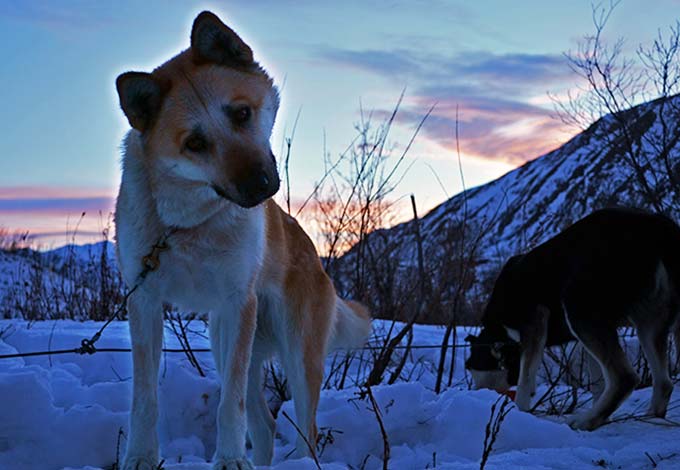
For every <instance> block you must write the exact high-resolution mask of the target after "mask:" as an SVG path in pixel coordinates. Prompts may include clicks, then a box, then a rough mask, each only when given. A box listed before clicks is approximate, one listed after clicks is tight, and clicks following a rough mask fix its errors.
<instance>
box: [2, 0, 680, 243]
mask: <svg viewBox="0 0 680 470" xmlns="http://www.w3.org/2000/svg"><path fill="white" fill-rule="evenodd" d="M204 9H210V10H212V11H214V12H215V13H217V14H218V15H219V16H220V17H221V18H222V19H223V21H225V22H226V23H227V24H229V25H230V26H232V27H233V28H234V29H235V30H236V31H237V32H238V33H239V34H240V35H241V36H242V37H243V38H244V39H245V40H246V42H248V43H249V44H250V45H251V46H252V48H253V50H254V52H255V55H256V59H258V60H259V61H260V62H261V63H262V64H263V65H264V66H265V67H266V68H267V69H268V70H269V72H270V73H271V74H272V75H273V76H274V77H275V81H276V82H277V83H278V84H279V86H280V87H281V88H282V109H281V112H280V114H279V117H278V119H277V125H276V128H275V132H274V136H273V145H272V146H273V149H274V150H275V153H280V151H279V149H281V145H282V141H283V138H284V137H285V136H286V135H288V134H289V133H290V130H291V127H292V125H293V122H294V121H295V116H296V115H297V113H298V112H299V113H300V120H299V124H298V127H297V131H296V135H295V140H294V142H293V156H292V160H291V180H292V193H293V197H294V199H295V198H297V199H304V198H305V197H306V196H307V194H308V193H309V191H310V190H311V188H312V187H313V184H314V182H315V181H316V180H317V179H318V178H319V177H320V176H321V174H322V171H323V170H322V169H323V159H322V154H323V149H324V138H325V142H326V143H325V145H326V149H327V151H329V152H330V153H331V154H333V155H335V154H338V153H339V152H341V151H342V150H344V148H345V147H346V146H347V145H348V144H349V142H350V141H351V140H352V138H353V136H354V124H355V123H356V122H357V121H358V118H359V109H360V107H362V108H363V109H364V110H365V111H373V112H374V116H375V117H376V119H377V118H379V117H380V116H384V115H385V113H387V112H389V110H390V109H391V107H392V106H393V105H394V103H395V102H396V101H397V99H398V97H399V95H400V93H401V91H402V90H404V89H405V90H406V94H405V99H404V102H403V106H402V112H401V113H400V115H399V117H398V120H397V127H396V129H395V131H394V134H393V136H392V140H393V141H394V143H395V145H397V146H398V145H400V144H401V145H403V144H405V143H406V142H407V141H408V138H409V136H410V133H411V132H412V130H413V129H414V127H415V125H416V124H417V122H418V120H419V119H420V118H421V116H422V115H423V114H424V113H425V112H426V111H427V109H428V108H429V107H430V106H431V105H432V104H434V103H436V104H437V105H436V108H435V110H434V113H433V115H432V116H431V118H430V119H428V121H427V123H426V126H425V128H424V130H423V133H422V135H421V136H420V138H419V139H418V141H417V143H416V145H415V146H414V148H413V149H412V151H411V152H410V154H409V158H410V159H411V160H412V162H409V163H412V165H411V169H410V170H409V173H408V174H407V175H406V177H405V179H404V181H403V183H402V184H401V185H400V186H399V188H398V189H397V191H396V193H395V194H394V197H395V198H399V197H403V196H405V195H407V194H410V193H415V194H416V197H417V199H418V201H419V205H421V206H422V207H423V210H424V209H427V208H431V207H433V206H434V205H435V204H437V203H439V202H441V201H443V200H444V199H445V198H446V197H447V195H452V194H455V193H456V192H458V191H459V190H460V189H461V186H460V181H459V177H458V173H457V162H456V158H455V153H454V152H453V148H454V143H455V142H454V139H453V135H454V125H455V115H456V114H455V113H456V108H458V113H459V119H460V134H461V147H462V150H463V164H464V170H465V176H466V180H467V182H468V183H469V184H472V185H476V184H481V183H483V182H486V181H489V180H491V179H493V178H495V177H497V176H500V175H501V174H502V173H504V172H506V171H508V170H509V169H511V168H513V167H514V166H517V165H518V164H521V163H522V162H524V161H526V160H529V159H532V158H535V157H537V156H538V155H540V154H542V153H544V152H545V151H547V150H549V149H551V148H554V147H555V146H557V145H559V144H560V143H561V142H563V141H564V140H566V139H567V138H568V136H569V135H571V134H573V133H574V132H575V130H574V129H569V128H565V127H564V126H563V125H562V124H561V123H560V122H559V121H558V120H556V119H554V118H553V117H552V114H554V113H553V110H552V104H551V102H550V100H549V99H548V98H547V96H546V93H547V92H548V91H551V92H554V93H563V92H564V91H565V90H567V89H569V88H571V87H573V86H574V85H575V83H576V82H575V77H574V76H573V75H572V73H571V72H570V71H569V68H568V67H567V65H566V62H565V60H564V58H563V56H562V53H563V52H565V51H567V50H569V49H574V48H575V47H576V42H577V40H578V39H579V38H580V37H581V36H582V35H583V34H585V33H588V32H590V31H592V20H591V3H590V2H589V1H580V0H579V1H573V2H554V1H516V2H507V1H484V0H482V1H476V2H463V1H417V0H416V1H377V0H368V1H363V2H352V1H349V2H342V3H339V2H318V1H306V0H302V1H297V2H284V1H273V0H264V1H252V0H251V1H223V2H218V1H213V2H189V1H145V2H141V1H139V2H135V1H130V0H122V1H118V2H89V1H59V2H51V1H32V0H29V1H13V0H2V1H1V2H0V51H2V56H3V66H2V67H1V68H0V90H2V91H1V92H0V93H2V96H1V97H2V106H0V126H1V128H2V129H3V137H2V139H0V165H1V166H0V168H2V171H0V227H5V228H10V229H14V228H23V229H28V230H31V231H32V232H33V233H35V234H41V233H44V234H50V236H52V235H53V234H54V233H55V232H59V231H60V230H61V229H60V227H61V228H62V229H63V228H65V227H66V220H67V217H69V220H70V221H72V220H74V218H75V219H77V218H78V216H79V215H80V213H81V212H82V211H88V213H90V214H92V213H95V214H96V213H97V211H98V210H102V211H104V212H106V211H108V210H110V208H111V198H112V196H113V195H115V192H116V188H117V184H118V180H119V177H120V175H119V160H120V152H119V143H120V140H121V138H122V137H123V135H124V133H125V132H126V130H127V122H126V121H125V119H124V117H123V115H122V113H121V112H120V110H119V108H118V104H117V97H116V95H115V90H114V80H115V77H116V76H117V75H118V74H119V73H121V72H124V71H127V70H151V69H152V68H153V67H155V66H156V65H159V64H160V63H161V62H163V61H165V60H166V59H168V58H170V57H171V56H172V55H174V54H176V53H177V52H179V51H180V50H182V49H183V48H185V47H187V46H188V41H189V39H188V38H189V31H190V27H191V23H192V20H193V18H194V17H195V15H196V14H197V13H198V12H200V11H201V10H204ZM679 16H680V2H679V1H678V0H655V1H651V2H639V1H632V0H624V1H623V2H622V4H621V5H620V6H619V7H618V8H617V9H616V11H615V13H614V15H613V16H612V18H611V22H610V24H609V25H608V29H607V36H608V37H610V38H616V37H618V36H624V37H626V38H627V43H626V44H627V45H628V47H629V48H630V49H634V48H635V46H636V45H637V44H638V43H639V42H642V41H647V40H649V39H651V38H652V37H653V36H654V35H655V34H656V31H657V29H658V28H660V27H666V26H667V25H668V24H669V23H670V22H671V21H673V19H674V18H677V17H679ZM433 173H435V174H436V177H435V175H434V174H433ZM437 178H438V179H439V180H440V181H441V182H442V184H443V186H444V187H443V188H442V187H441V186H440V184H439V182H438V181H437ZM88 217H90V216H88ZM104 218H105V217H104ZM95 219H99V220H95ZM88 220H89V222H88V224H86V228H85V231H86V232H87V231H97V230H98V229H99V228H100V226H101V225H102V222H101V218H99V216H97V217H94V218H92V217H90V218H89V219H88ZM69 223H71V222H69Z"/></svg>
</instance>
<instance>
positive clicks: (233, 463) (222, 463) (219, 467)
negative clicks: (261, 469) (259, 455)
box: [212, 458, 255, 470]
mask: <svg viewBox="0 0 680 470" xmlns="http://www.w3.org/2000/svg"><path fill="white" fill-rule="evenodd" d="M212 470H255V467H253V464H252V463H250V460H248V459H246V458H242V459H229V460H227V459H217V460H215V463H213V466H212Z"/></svg>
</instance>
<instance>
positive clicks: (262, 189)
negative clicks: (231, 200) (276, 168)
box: [238, 168, 279, 207]
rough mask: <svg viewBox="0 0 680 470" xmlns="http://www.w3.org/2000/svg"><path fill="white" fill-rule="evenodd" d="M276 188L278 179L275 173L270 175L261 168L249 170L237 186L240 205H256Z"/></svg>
mask: <svg viewBox="0 0 680 470" xmlns="http://www.w3.org/2000/svg"><path fill="white" fill-rule="evenodd" d="M278 190H279V181H278V178H277V175H276V173H274V174H273V175H272V174H270V173H269V172H267V171H266V170H265V169H263V168H260V169H257V170H255V171H253V172H251V173H250V175H248V177H247V178H245V179H244V180H243V181H242V182H241V184H240V185H239V186H238V191H239V193H240V195H241V197H240V199H241V201H242V203H241V205H242V206H244V207H252V206H256V205H257V204H259V203H261V202H262V201H264V200H265V199H267V198H268V197H271V196H273V195H274V194H275V193H276V191H278Z"/></svg>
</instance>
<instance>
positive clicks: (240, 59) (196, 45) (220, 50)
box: [191, 11, 253, 66]
mask: <svg viewBox="0 0 680 470" xmlns="http://www.w3.org/2000/svg"><path fill="white" fill-rule="evenodd" d="M191 50H192V52H193V55H194V61H196V62H198V63H201V62H210V63H213V64H219V65H227V66H228V65H241V66H243V65H251V64H253V51H252V50H251V49H250V47H249V46H248V45H247V44H246V43H245V42H243V40H242V39H241V38H240V37H239V36H238V34H236V33H235V32H234V30H232V29H231V28H230V27H228V26H227V25H225V24H224V23H222V21H220V19H219V18H218V17H217V16H215V15H214V14H213V13H211V12H209V11H204V12H203V13H200V14H199V15H198V16H197V17H196V19H195V20H194V25H193V27H192V28H191Z"/></svg>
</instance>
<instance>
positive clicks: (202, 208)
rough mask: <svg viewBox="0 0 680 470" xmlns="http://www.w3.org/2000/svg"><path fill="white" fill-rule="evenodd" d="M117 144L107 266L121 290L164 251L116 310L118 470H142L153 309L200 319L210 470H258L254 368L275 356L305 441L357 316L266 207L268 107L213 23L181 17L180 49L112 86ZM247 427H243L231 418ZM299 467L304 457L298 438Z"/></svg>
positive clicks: (158, 335) (263, 437) (259, 413)
mask: <svg viewBox="0 0 680 470" xmlns="http://www.w3.org/2000/svg"><path fill="white" fill-rule="evenodd" d="M116 86H117V89H118V95H119V98H120V104H121V107H122V109H123V111H124V113H125V115H126V116H127V118H128V120H129V122H130V125H131V126H132V130H131V131H130V132H129V133H128V135H127V137H126V138H125V141H124V144H123V147H124V155H123V177H122V183H121V186H120V192H119V195H118V201H117V205H116V232H117V234H116V236H117V246H118V258H119V263H120V267H121V269H122V272H123V276H124V278H125V281H126V283H127V284H128V286H133V285H135V284H136V283H137V280H138V278H139V276H140V273H141V272H142V270H143V265H142V259H143V258H144V256H145V255H147V254H148V253H149V252H150V250H151V247H152V246H154V245H155V244H157V242H158V241H159V239H161V238H162V237H163V236H164V234H166V235H168V239H167V245H168V247H167V249H166V250H164V251H162V252H160V255H159V258H158V261H159V265H158V267H157V269H156V270H155V271H154V272H153V273H150V274H149V275H148V276H146V277H145V279H144V282H143V283H142V284H141V285H140V287H139V288H138V289H137V290H136V291H135V292H134V293H133V294H132V296H131V297H130V299H129V302H128V312H129V318H130V335H131V337H132V351H133V352H132V357H133V364H134V380H133V399H132V412H131V416H130V433H129V438H128V446H127V452H126V456H125V461H124V465H123V468H124V469H126V470H151V469H155V468H156V466H157V464H158V460H159V456H158V437H157V431H156V424H157V417H158V402H157V379H158V368H159V361H160V352H161V343H162V337H163V312H162V309H163V303H165V302H168V303H171V304H174V305H176V306H178V307H180V308H183V309H190V310H191V311H208V312H210V340H211V346H212V352H213V355H214V358H215V364H216V368H217V371H218V375H219V377H220V380H221V384H222V390H221V397H220V403H219V407H218V410H217V441H216V452H215V456H214V459H213V462H214V463H213V468H214V469H219V470H236V469H250V468H252V464H251V463H250V461H249V460H248V459H247V457H246V447H245V439H246V430H247V432H248V435H249V437H250V440H251V442H252V446H253V460H254V462H255V463H256V464H258V465H267V464H269V463H270V462H271V458H272V453H273V437H274V427H275V422H274V420H273V418H272V416H271V414H270V411H269V409H268V407H267V403H266V401H265V398H264V395H263V391H262V383H261V381H262V365H263V362H264V361H266V360H268V359H269V358H270V356H272V355H273V354H277V355H278V357H279V359H280V361H281V363H282V365H283V367H284V369H285V372H286V374H287V376H288V383H289V384H290V389H291V394H292V396H293V399H294V402H295V411H296V414H297V424H298V426H299V427H300V429H301V430H302V432H303V433H304V434H305V438H306V439H307V440H308V441H309V442H310V443H312V445H314V443H315V442H316V424H315V415H316V408H317V403H318V400H319V391H320V387H321V383H322V378H323V371H324V358H325V355H326V353H327V352H328V351H329V350H331V349H333V348H337V347H354V346H360V345H361V344H362V343H363V341H365V338H366V337H367V335H368V333H369V331H370V318H369V315H368V312H367V311H366V309H365V308H363V307H362V306H361V305H359V304H357V303H354V302H349V301H343V300H341V299H339V298H338V297H337V296H336V293H335V289H334V288H333V284H332V283H331V280H330V279H329V278H328V276H327V275H326V273H325V272H324V270H323V268H322V266H321V263H320V261H319V257H318V255H317V253H316V250H315V248H314V245H313V244H312V242H311V240H310V239H309V237H308V236H307V235H306V234H305V232H304V231H303V230H302V228H300V226H299V225H298V224H297V222H296V221H295V219H293V218H292V217H290V216H288V215H287V214H285V213H284V212H283V211H282V210H281V209H280V208H279V207H278V206H277V205H276V204H275V203H274V202H273V201H272V200H271V199H269V198H270V197H271V196H272V195H274V194H275V193H276V192H277V191H278V188H279V176H278V173H277V167H276V162H275V160H274V156H273V154H272V152H271V149H270V144H269V139H270V135H271V130H272V126H273V125H274V118H275V116H276V112H277V109H278V104H279V98H278V92H277V90H276V88H275V87H274V86H273V83H272V80H271V78H269V76H268V75H267V73H266V72H265V71H264V70H263V69H262V68H261V67H260V66H259V65H258V64H257V62H255V61H254V60H253V54H252V51H251V49H250V47H249V46H248V45H246V44H245V43H244V42H243V41H242V40H241V38H240V37H239V36H238V35H237V34H236V33H235V32H234V31H233V30H231V29H230V28H229V27H227V26H226V25H224V24H223V23H222V22H221V21H220V20H219V18H217V17H216V16H215V15H214V14H212V13H210V12H203V13H201V14H200V15H198V17H197V18H196V19H195V21H194V24H193V28H192V32H191V47H190V48H189V49H187V50H185V51H183V52H182V53H180V54H179V55H177V56H175V57H174V58H172V59H171V60H169V61H168V62H166V63H165V64H163V65H161V66H160V67H158V68H157V69H155V70H154V71H153V72H151V73H141V72H128V73H124V74H122V75H121V76H119V77H118V79H117V81H116ZM246 416H247V418H246ZM297 450H298V452H299V453H300V454H302V455H304V454H308V453H309V452H310V449H309V448H308V446H307V445H306V444H305V442H304V440H303V439H302V438H300V439H299V440H298V443H297Z"/></svg>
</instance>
